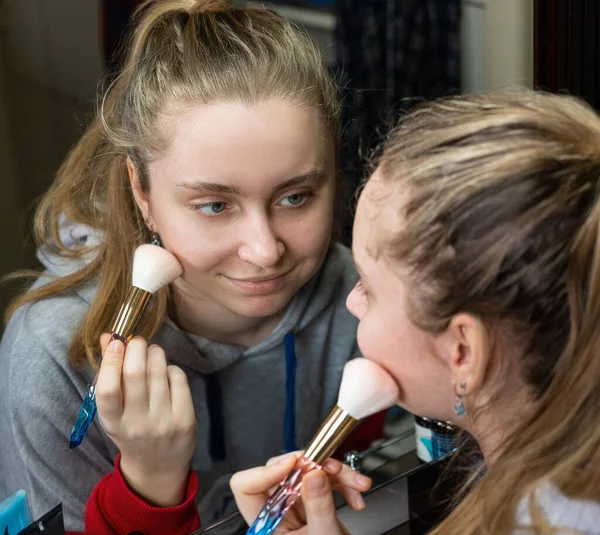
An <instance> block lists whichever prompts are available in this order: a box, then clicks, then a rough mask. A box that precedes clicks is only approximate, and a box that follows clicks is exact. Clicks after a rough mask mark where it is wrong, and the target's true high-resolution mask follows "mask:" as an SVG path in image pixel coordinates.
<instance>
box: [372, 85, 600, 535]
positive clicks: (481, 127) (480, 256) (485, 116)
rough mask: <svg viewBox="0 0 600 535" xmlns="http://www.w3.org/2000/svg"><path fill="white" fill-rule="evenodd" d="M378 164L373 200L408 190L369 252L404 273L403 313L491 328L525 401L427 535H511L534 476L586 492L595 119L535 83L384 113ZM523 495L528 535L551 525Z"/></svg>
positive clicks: (596, 269) (591, 469) (593, 426)
mask: <svg viewBox="0 0 600 535" xmlns="http://www.w3.org/2000/svg"><path fill="white" fill-rule="evenodd" d="M380 163H381V171H382V176H383V180H385V181H386V182H387V183H388V184H389V185H390V187H391V188H392V190H395V192H396V193H395V194H392V195H391V196H389V197H386V198H387V199H392V201H386V200H383V201H382V202H394V201H393V199H398V195H403V196H405V197H407V198H408V200H407V202H406V203H405V204H404V205H403V210H402V214H401V215H402V217H404V218H405V221H406V225H405V229H404V230H401V231H399V233H397V234H391V233H390V234H389V235H388V236H387V237H386V239H385V240H384V241H383V244H382V246H381V247H380V249H379V254H381V255H385V256H386V257H387V258H388V259H389V260H391V261H396V262H401V263H402V265H404V266H407V267H409V268H410V273H411V274H412V275H411V288H412V291H411V295H410V298H409V303H408V304H409V311H410V314H411V319H412V320H413V321H414V322H415V324H416V325H418V326H419V327H421V328H423V329H425V330H427V331H429V332H432V333H437V332H441V331H442V330H443V329H444V328H445V327H446V326H447V325H448V323H449V321H450V319H451V318H452V316H453V315H455V314H456V313H458V312H468V313H470V314H473V315H475V316H477V317H479V318H481V319H482V320H483V321H484V322H486V324H488V325H491V326H492V328H498V327H497V326H498V325H501V327H500V328H499V329H502V330H503V331H504V332H500V331H497V332H498V334H499V335H500V336H503V337H504V338H506V339H507V340H510V341H512V342H513V344H514V346H516V347H513V348H512V349H516V350H520V349H522V356H521V363H522V368H521V369H522V374H523V378H524V379H525V381H526V382H527V383H528V384H530V385H532V390H533V391H534V392H535V395H536V398H537V404H536V408H535V413H534V414H533V415H532V416H531V417H530V418H528V419H527V420H526V421H523V422H521V423H520V425H519V426H518V429H516V431H515V432H514V433H513V434H512V436H510V437H508V439H507V441H506V443H505V444H503V445H502V448H503V449H502V452H501V454H500V456H499V458H498V459H497V461H495V463H494V464H493V466H491V467H489V470H488V471H487V473H486V474H485V475H484V477H483V478H482V479H481V480H480V481H479V482H478V483H477V484H476V486H475V487H474V488H473V490H472V491H471V492H470V493H469V494H468V495H467V496H466V497H465V498H464V500H463V502H462V503H461V504H460V505H459V506H458V507H457V508H456V509H455V510H454V511H453V512H452V513H451V514H450V515H449V517H448V518H447V519H446V520H445V521H444V522H443V523H442V524H441V525H440V526H439V527H438V528H437V529H436V530H434V532H433V533H435V534H439V535H442V534H443V535H453V534H456V535H459V534H460V535H468V534H476V533H477V534H493V535H503V534H509V533H510V534H511V533H513V530H514V528H515V518H516V511H517V507H518V505H519V502H520V500H522V499H524V498H526V497H527V496H529V497H533V494H532V493H534V492H535V491H536V489H541V488H542V487H543V486H544V484H547V483H549V484H553V485H556V486H557V488H558V489H560V490H561V491H562V492H564V493H566V494H567V495H568V496H571V497H575V498H580V499H590V500H600V465H599V464H598V461H599V453H598V452H599V451H600V424H599V421H598V417H599V416H598V415H599V414H600V385H599V381H600V379H599V378H600V203H599V199H598V197H599V194H600V118H599V117H598V116H597V115H596V114H595V113H594V112H593V111H592V110H591V109H590V108H589V107H588V106H587V105H586V104H584V103H583V102H580V101H578V100H576V99H575V98H570V97H566V96H555V95H549V94H544V93H541V92H531V91H509V92H503V93H497V94H491V95H487V96H485V95H483V96H465V97H458V98H452V99H447V100H441V101H438V102H434V103H431V104H428V105H425V106H423V107H422V108H420V109H418V110H416V111H415V112H414V113H412V114H410V115H408V116H407V117H406V118H405V119H404V120H402V121H401V122H400V124H399V126H398V127H397V129H396V130H395V132H393V134H392V135H391V137H390V138H389V141H388V142H387V145H386V146H385V149H384V151H383V154H382V157H381V162H380ZM415 282H417V283H416V284H415ZM494 326H495V327H494ZM507 326H508V327H507ZM529 503H530V509H531V512H532V517H533V526H532V529H531V530H530V532H531V533H544V534H545V533H553V529H552V528H551V527H550V526H549V525H548V521H547V519H545V518H544V515H543V514H542V511H541V510H540V509H539V507H538V506H537V505H536V500H533V499H531V500H530V502H529Z"/></svg>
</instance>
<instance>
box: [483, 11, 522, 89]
mask: <svg viewBox="0 0 600 535" xmlns="http://www.w3.org/2000/svg"><path fill="white" fill-rule="evenodd" d="M485 54H486V66H485V83H486V89H488V90H493V89H501V88H502V87H506V86H515V85H520V86H525V87H533V0H487V5H486V17H485Z"/></svg>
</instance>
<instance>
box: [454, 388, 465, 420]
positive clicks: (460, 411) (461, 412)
mask: <svg viewBox="0 0 600 535" xmlns="http://www.w3.org/2000/svg"><path fill="white" fill-rule="evenodd" d="M465 388H467V381H464V380H463V381H461V382H460V390H461V391H463V390H465ZM452 410H453V411H454V414H456V417H457V418H462V417H463V416H465V415H466V414H467V409H465V405H464V403H463V400H462V398H461V397H460V396H459V395H458V394H457V395H456V405H454V407H452Z"/></svg>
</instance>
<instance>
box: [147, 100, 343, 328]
mask: <svg viewBox="0 0 600 535" xmlns="http://www.w3.org/2000/svg"><path fill="white" fill-rule="evenodd" d="M173 117H175V119H174V120H173V125H172V128H171V130H170V131H169V133H170V134H171V135H172V137H171V144H170V147H169V149H168V151H167V153H166V154H165V155H164V157H162V158H160V159H159V160H157V161H154V162H151V163H150V164H149V168H148V170H149V179H150V192H149V194H148V197H147V198H146V199H143V198H141V196H140V193H139V191H138V192H136V199H137V200H138V204H139V205H140V207H141V208H142V212H143V213H149V215H150V221H151V223H152V224H153V226H154V228H155V229H156V230H157V231H158V233H159V234H160V237H161V240H162V242H163V245H164V246H165V247H166V248H167V249H168V250H169V251H171V252H172V253H173V254H175V256H177V258H178V259H179V260H180V261H181V264H182V266H183V270H184V271H183V276H182V279H181V280H178V281H177V282H176V284H178V285H179V286H180V289H181V290H182V291H183V292H185V294H186V295H187V296H188V297H191V298H192V299H196V300H200V301H202V300H204V301H208V302H210V303H212V304H213V305H214V304H216V305H219V306H220V307H224V308H225V309H227V310H229V311H231V312H233V313H235V314H237V315H240V316H244V317H254V318H260V317H269V316H272V315H274V314H277V313H278V312H280V311H282V310H283V308H284V307H285V306H286V305H287V304H288V303H289V301H290V300H291V299H292V297H293V296H294V294H295V293H296V292H297V291H298V290H299V289H300V288H301V287H302V286H303V285H304V284H305V283H306V282H307V281H308V280H309V279H310V278H311V277H312V276H313V275H314V274H315V272H316V271H317V270H318V269H319V267H320V266H321V264H322V262H323V260H324V258H325V254H326V252H327V249H328V246H329V243H330V238H331V230H332V220H333V204H334V194H335V164H334V145H333V142H332V141H331V140H329V139H327V138H326V136H325V132H324V129H323V126H322V121H321V120H320V119H319V117H318V116H317V114H316V113H315V112H314V111H313V110H310V109H307V108H305V107H301V106H298V105H295V104H292V103H289V102H285V101H282V100H270V101H266V102H261V103H257V104H251V105H246V104H242V103H235V102H223V103H217V104H211V105H206V106H198V107H192V108H189V109H186V110H185V111H183V112H181V113H178V114H177V115H175V116H173V115H170V116H169V118H170V119H172V118H173ZM144 202H146V203H147V204H146V209H147V210H148V211H147V212H146V211H144Z"/></svg>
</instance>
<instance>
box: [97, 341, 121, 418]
mask: <svg viewBox="0 0 600 535" xmlns="http://www.w3.org/2000/svg"><path fill="white" fill-rule="evenodd" d="M124 355H125V346H124V345H123V343H122V342H121V341H120V340H113V341H112V342H111V343H110V344H109V345H108V347H107V348H106V351H105V352H104V357H103V358H102V363H101V365H100V371H99V372H98V381H97V382H96V404H97V406H98V410H99V411H100V412H101V414H102V419H103V421H105V422H108V421H110V420H112V419H117V418H121V415H122V414H123V392H122V390H121V373H122V370H123V361H124Z"/></svg>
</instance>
